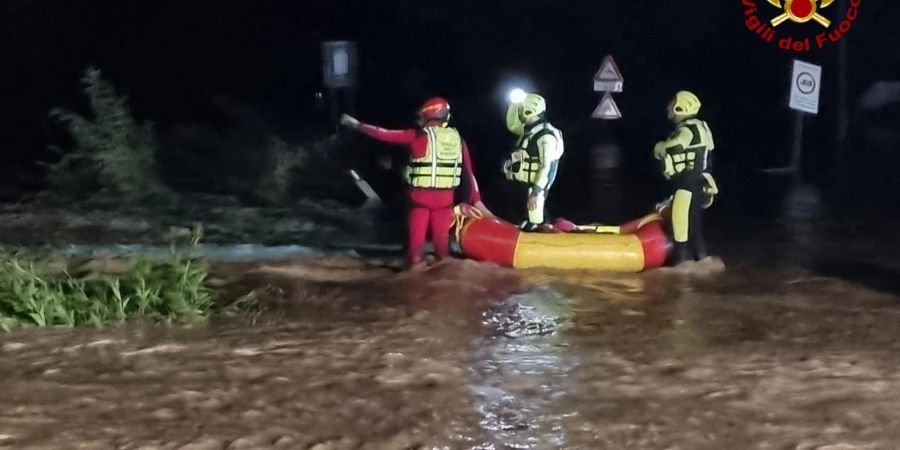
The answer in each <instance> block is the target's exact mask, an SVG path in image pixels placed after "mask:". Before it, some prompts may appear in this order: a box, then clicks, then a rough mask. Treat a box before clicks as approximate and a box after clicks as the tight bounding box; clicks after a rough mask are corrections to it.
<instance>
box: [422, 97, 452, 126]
mask: <svg viewBox="0 0 900 450" xmlns="http://www.w3.org/2000/svg"><path fill="white" fill-rule="evenodd" d="M419 116H421V117H422V118H423V119H425V120H428V121H431V120H440V121H442V122H447V121H449V120H450V103H448V102H447V100H444V99H443V98H441V97H432V98H429V99H428V100H425V103H423V104H422V106H421V107H420V108H419Z"/></svg>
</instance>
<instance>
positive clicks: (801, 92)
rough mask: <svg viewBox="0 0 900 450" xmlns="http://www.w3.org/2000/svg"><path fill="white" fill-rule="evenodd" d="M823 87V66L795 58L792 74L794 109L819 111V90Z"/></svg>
mask: <svg viewBox="0 0 900 450" xmlns="http://www.w3.org/2000/svg"><path fill="white" fill-rule="evenodd" d="M821 88H822V66H817V65H815V64H809V63H805V62H803V61H797V60H796V59H795V60H794V72H793V74H792V75H791V102H790V106H791V108H792V109H796V110H797V111H803V112H808V113H810V114H818V113H819V92H820V91H821Z"/></svg>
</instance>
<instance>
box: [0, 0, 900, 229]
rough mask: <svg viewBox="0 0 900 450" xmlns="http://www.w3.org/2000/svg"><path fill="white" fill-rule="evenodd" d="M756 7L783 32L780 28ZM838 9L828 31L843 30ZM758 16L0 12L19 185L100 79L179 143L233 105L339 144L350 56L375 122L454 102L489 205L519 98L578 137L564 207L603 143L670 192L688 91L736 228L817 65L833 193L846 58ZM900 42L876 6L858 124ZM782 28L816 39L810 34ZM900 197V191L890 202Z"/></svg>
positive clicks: (289, 8) (298, 2)
mask: <svg viewBox="0 0 900 450" xmlns="http://www.w3.org/2000/svg"><path fill="white" fill-rule="evenodd" d="M756 3H758V4H759V8H760V9H761V10H762V11H765V13H764V14H765V15H766V17H768V15H770V12H769V9H770V8H771V9H774V7H773V6H771V5H769V4H768V3H767V2H766V1H765V0H757V2H756ZM836 8H837V6H832V7H831V8H830V9H829V10H827V11H823V12H825V13H827V14H830V15H831V16H837V13H836V12H834V11H836ZM743 11H744V8H743V6H742V5H741V1H740V0H716V1H697V0H694V1H669V2H661V1H647V0H632V1H611V0H506V1H497V0H471V1H448V2H435V1H432V2H422V1H414V0H379V1H349V0H344V1H320V2H314V1H304V0H294V1H267V0H255V1H235V2H233V3H228V2H221V1H216V2H213V1H189V2H186V1H153V2H150V1H143V0H134V1H127V2H123V1H107V0H91V1H81V2H62V1H58V0H53V1H51V0H7V1H2V2H0V27H2V30H3V33H2V34H0V58H2V60H3V61H4V62H5V64H4V67H3V69H2V70H0V91H2V97H0V99H2V100H0V124H2V125H0V131H2V133H3V135H4V139H3V140H2V144H0V149H2V154H3V159H2V161H3V163H4V165H5V167H6V168H7V170H6V172H7V173H8V174H10V176H9V177H7V180H6V181H7V182H6V183H5V184H7V185H8V184H10V181H9V180H19V181H21V182H22V183H24V182H25V181H22V180H25V179H31V178H30V177H33V176H34V174H39V172H38V171H37V169H35V165H34V161H35V160H37V159H40V158H46V157H48V156H47V155H48V152H47V151H46V147H47V145H48V144H52V143H54V142H55V140H58V139H59V135H60V130H59V129H58V127H57V126H56V125H54V124H53V123H52V122H51V121H50V119H49V118H48V114H47V113H48V111H49V109H50V108H52V107H54V106H65V107H68V108H74V109H83V108H84V100H83V95H82V93H81V91H80V87H79V83H78V79H79V77H80V75H81V73H82V72H83V70H84V69H85V68H86V67H87V66H88V65H89V64H93V65H96V66H97V67H99V68H100V69H101V70H103V71H104V73H105V74H106V76H107V77H108V78H109V79H110V80H111V81H112V82H113V83H114V84H115V85H116V87H117V88H118V89H119V90H120V91H122V92H125V93H127V94H128V95H129V97H130V101H131V105H132V107H133V109H134V111H135V113H136V114H137V115H138V116H139V117H140V118H141V119H147V120H152V121H153V122H155V123H157V124H158V126H159V127H160V129H162V130H165V129H166V128H167V127H173V126H177V125H184V124H205V123H210V122H211V121H214V120H215V119H214V114H212V113H211V106H210V103H211V99H212V98H216V97H221V98H228V99H230V100H231V101H234V102H237V103H239V104H241V105H245V106H246V107H248V108H252V109H254V110H255V111H257V112H258V113H259V114H260V115H261V116H262V117H263V118H265V121H266V122H267V123H269V124H271V126H272V128H273V130H275V131H276V132H277V133H279V134H281V135H283V136H286V137H288V138H291V139H297V140H302V139H303V136H304V133H306V132H307V131H308V130H310V129H313V128H315V127H317V126H322V125H323V122H322V119H323V117H322V115H321V113H322V111H321V110H320V109H317V107H316V93H317V92H319V91H321V90H322V86H321V48H320V45H321V41H322V40H328V39H350V40H355V41H357V42H358V51H359V57H360V80H361V85H360V86H359V90H358V92H357V94H356V96H357V111H356V112H357V113H358V115H359V117H360V118H361V119H363V120H367V121H373V122H376V123H379V124H383V125H386V126H403V125H408V124H410V123H411V119H412V111H413V110H414V109H415V107H416V106H417V104H418V103H419V102H420V101H421V100H423V99H424V98H426V97H427V96H430V95H434V94H437V95H443V96H446V97H447V98H448V99H450V100H451V103H452V104H453V107H454V114H455V124H456V125H457V126H458V127H459V128H460V129H461V131H462V132H463V134H464V135H465V136H466V137H467V139H468V140H469V142H470V144H471V145H472V147H473V150H474V151H475V152H476V153H477V156H475V159H476V162H477V166H476V170H477V171H478V172H479V175H480V178H482V179H483V180H484V181H483V184H484V185H485V189H486V190H489V191H490V190H494V186H498V185H499V184H500V180H499V175H498V174H497V170H496V169H497V166H498V164H499V160H500V158H502V156H503V154H504V153H505V152H507V151H508V150H509V148H510V146H511V145H512V143H511V140H512V137H511V136H510V135H509V134H508V133H507V132H506V130H505V128H504V124H503V111H504V105H503V98H504V95H505V92H506V90H507V89H508V88H509V87H511V85H512V84H513V83H514V82H519V83H522V82H526V83H528V84H530V86H532V87H534V88H535V89H536V90H537V91H538V92H540V93H542V94H543V95H545V97H547V99H548V103H549V108H550V118H551V120H552V121H553V122H554V123H555V124H556V125H557V126H559V127H560V128H562V130H563V132H565V133H566V137H567V151H568V154H567V158H568V159H567V161H566V163H567V164H568V166H566V167H564V168H563V175H566V177H567V179H566V180H565V181H564V182H562V184H561V185H560V188H559V189H560V192H562V193H564V194H561V195H569V196H571V195H575V193H577V191H578V189H583V188H582V187H580V186H582V185H583V183H581V182H580V180H579V177H581V176H582V174H581V173H580V172H577V170H576V169H577V168H578V167H579V166H580V165H582V164H581V163H582V162H584V161H586V158H587V147H588V146H589V144H590V142H592V140H596V139H598V138H609V139H614V140H615V141H616V142H617V143H619V144H620V145H621V146H622V147H623V148H624V150H625V155H624V157H625V165H624V173H625V174H626V176H627V178H628V179H629V180H630V183H631V186H640V187H642V188H644V187H645V188H647V190H648V193H647V195H648V198H650V197H652V196H653V195H656V194H657V193H656V192H653V191H654V190H655V189H657V188H659V186H662V182H661V180H660V179H659V175H658V174H657V170H656V167H655V166H654V164H653V161H652V159H651V158H650V150H651V149H652V144H653V142H655V141H656V140H658V139H659V138H660V137H661V136H662V135H663V134H664V133H665V132H666V131H667V129H668V127H669V125H668V124H667V123H666V121H665V112H664V108H665V106H666V103H667V102H668V100H669V98H670V97H671V95H672V94H673V93H674V92H675V91H676V90H679V89H690V90H693V91H694V92H696V93H697V94H698V95H699V96H700V97H701V99H702V100H703V102H704V108H703V112H702V115H703V117H704V118H706V119H708V120H709V121H710V123H711V126H712V129H713V131H714V132H715V133H716V137H717V151H716V170H717V171H718V173H719V176H720V178H721V183H722V185H723V189H728V190H730V192H732V193H734V194H735V195H732V196H731V199H730V200H723V202H724V204H725V208H726V209H729V208H730V210H732V211H738V212H741V211H743V212H749V211H751V210H753V209H754V208H756V207H757V206H758V205H759V203H760V201H763V202H764V200H752V199H764V198H765V197H766V196H767V195H768V192H769V189H770V188H771V189H774V186H776V185H778V183H777V182H775V181H772V182H767V181H766V178H765V177H761V176H760V175H759V174H758V170H759V169H760V168H764V167H772V166H780V165H784V164H785V163H787V162H788V158H789V156H788V152H789V150H790V145H791V130H792V123H793V113H792V112H791V111H790V110H788V108H787V105H786V103H787V101H786V99H787V93H788V87H789V76H790V70H791V60H792V58H794V57H798V58H799V59H802V60H805V61H808V62H813V63H818V64H821V65H823V66H824V72H825V74H824V77H825V79H824V86H823V93H822V103H821V106H820V108H821V114H820V115H819V116H817V117H814V118H811V119H809V122H808V123H809V128H808V130H807V135H806V144H807V148H806V151H807V154H806V155H805V158H806V165H807V166H806V167H807V169H808V170H807V173H808V177H809V179H810V180H811V181H813V182H815V183H817V184H819V185H820V186H822V187H823V188H825V189H829V187H833V180H832V179H831V177H830V175H829V173H830V172H829V170H830V169H829V168H834V167H835V166H834V165H833V164H832V159H831V155H832V154H833V144H834V136H835V126H834V125H835V122H836V106H837V97H836V86H837V85H836V80H837V78H836V74H837V72H836V68H837V66H836V61H837V59H836V57H837V46H836V45H832V46H829V47H828V48H826V49H825V50H822V51H813V52H811V53H804V54H800V55H797V54H794V53H791V52H787V51H783V50H780V49H778V48H777V47H776V46H775V45H773V44H768V43H765V42H763V41H761V40H760V39H759V37H758V36H757V35H756V34H754V33H752V32H750V31H748V30H747V28H746V26H745V25H744V15H743ZM761 14H763V13H762V12H761ZM898 23H900V2H896V1H887V0H862V6H861V10H860V16H859V19H858V20H857V21H856V22H855V23H854V24H853V28H852V30H851V31H850V32H849V33H848V35H847V36H846V37H845V39H848V40H849V41H848V42H849V45H850V53H849V54H850V77H849V92H850V94H851V97H850V104H851V106H852V105H853V104H854V103H855V98H856V97H857V96H858V95H859V94H861V93H862V92H863V91H864V90H865V89H866V88H868V87H869V86H870V85H871V84H872V83H874V82H876V81H879V80H900V45H897V43H898V42H900V38H898V37H897V34H896V28H897V24H898ZM782 27H783V28H779V32H781V30H785V31H784V33H789V32H793V33H804V32H805V30H807V29H809V28H808V27H811V25H809V24H807V25H797V24H792V23H787V24H785V25H783V26H782ZM606 54H612V55H613V56H614V57H615V58H616V61H617V63H618V65H619V67H620V68H621V70H622V71H623V73H624V75H625V91H624V92H623V93H621V94H615V99H616V101H617V102H618V104H619V106H620V108H621V109H622V111H623V114H624V116H625V119H624V120H622V121H617V122H613V123H601V122H600V121H596V120H591V119H590V118H589V116H590V113H591V111H592V110H593V108H594V107H595V106H596V104H597V102H598V100H599V99H600V96H601V94H599V93H596V92H593V90H592V89H591V87H592V86H591V77H592V76H593V74H594V72H595V71H596V70H597V68H598V67H599V64H600V62H601V61H602V59H603V56H604V55H606ZM853 123H854V125H853V127H854V128H853V130H852V132H853V133H854V135H853V136H852V138H851V141H852V149H851V152H854V153H855V152H865V151H869V152H870V153H871V152H874V151H875V150H871V149H865V148H862V146H863V145H864V144H863V143H862V142H863V140H861V138H860V137H859V136H860V133H859V130H860V129H861V128H862V127H864V126H865V124H866V123H868V122H867V121H866V119H864V118H862V117H861V116H858V115H854V117H853ZM893 126H894V127H895V128H897V127H900V124H894V125H893ZM890 150H893V151H894V153H896V152H897V151H900V148H897V147H896V144H894V147H893V148H892V149H888V150H884V149H880V150H878V151H880V152H883V153H884V152H888V153H885V155H888V156H884V158H886V159H878V158H874V159H873V160H872V162H871V164H873V167H880V168H882V169H884V167H885V166H887V165H890V163H891V162H895V163H900V158H895V157H893V156H891V153H890ZM848 170H849V169H848ZM896 170H897V169H884V172H885V173H886V174H887V173H888V172H892V171H896ZM848 173H850V172H848ZM848 176H850V175H848ZM854 176H855V175H854ZM884 179H885V180H889V179H892V177H889V176H887V175H885V178H884ZM17 182H18V181H17ZM28 185H29V186H32V185H36V184H35V182H30V184H28ZM897 186H898V187H900V185H897ZM897 194H900V188H898V191H892V192H890V195H888V196H887V197H890V198H896V197H900V195H897ZM488 195H489V197H488V198H491V197H490V195H491V194H490V192H489V193H488ZM495 195H499V194H495Z"/></svg>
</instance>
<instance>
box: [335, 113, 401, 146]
mask: <svg viewBox="0 0 900 450" xmlns="http://www.w3.org/2000/svg"><path fill="white" fill-rule="evenodd" d="M341 124H343V125H345V126H347V127H350V128H353V129H355V130H357V131H359V132H360V133H362V134H365V135H366V136H369V137H371V138H373V139H375V140H378V141H381V142H386V143H389V144H410V143H412V141H414V140H416V130H414V129H406V130H388V129H385V128H381V127H376V126H375V125H369V124H366V123H362V122H360V121H358V120H356V119H355V118H354V117H352V116H349V115H347V114H344V115H343V116H341Z"/></svg>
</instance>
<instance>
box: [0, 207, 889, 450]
mask: <svg viewBox="0 0 900 450" xmlns="http://www.w3.org/2000/svg"><path fill="white" fill-rule="evenodd" d="M883 227H884V229H876V230H874V231H873V230H871V229H868V230H858V229H856V228H852V227H850V228H847V227H844V228H841V229H840V230H834V229H829V228H823V227H821V226H818V227H817V226H814V227H813V228H814V229H813V231H812V232H811V231H809V230H807V231H805V232H802V234H803V235H804V236H807V240H798V239H794V238H792V237H791V235H790V234H789V232H790V230H788V229H784V230H781V231H778V230H773V229H771V228H769V229H762V228H754V226H753V225H752V224H747V228H746V230H745V231H744V232H743V233H742V236H743V237H742V239H735V240H733V241H730V242H729V241H727V240H724V239H719V240H717V242H720V243H721V244H720V245H719V247H718V249H721V254H722V255H723V257H724V260H725V262H726V264H727V268H723V267H722V266H721V264H720V263H717V262H705V263H704V264H700V265H697V266H695V267H692V268H689V269H685V270H672V269H663V270H658V271H654V272H649V273H645V274H639V275H630V274H598V273H589V272H555V271H547V270H541V271H526V272H514V271H509V270H505V269H500V268H497V267H494V266H489V265H483V264H478V263H474V262H469V261H453V262H450V263H445V264H441V265H438V266H436V267H433V268H431V269H430V270H427V271H423V272H417V273H397V272H396V270H395V269H394V268H393V267H391V266H390V265H386V264H383V263H381V262H379V261H373V260H366V261H363V260H354V259H348V258H343V257H331V258H317V259H297V260H293V261H287V262H277V263H276V262H270V263H242V264H226V265H221V266H218V267H216V270H215V272H214V273H215V278H216V279H215V282H216V284H217V285H219V286H220V288H221V289H222V290H223V292H226V293H228V294H229V295H233V296H237V295H241V294H245V293H247V292H249V291H250V290H252V289H256V290H257V293H258V295H259V299H260V301H261V304H262V305H265V308H263V309H262V310H253V311H249V312H248V313H247V315H246V316H244V317H241V318H217V319H213V320H212V321H211V323H210V324H209V325H208V326H206V325H205V326H198V327H196V328H195V329H187V330H185V329H165V328H159V327H150V326H140V325H133V326H129V327H126V328H122V329H118V330H106V331H85V330H79V331H70V330H53V331H46V330H44V331H38V330H27V331H20V332H16V333H12V334H9V335H3V336H0V345H2V347H0V358H2V359H3V364H2V365H0V380H3V389H4V394H3V395H2V396H0V448H16V449H19V448H22V449H64V448H85V449H139V448H141V449H179V448H184V449H270V448H285V449H316V450H325V449H331V450H337V449H398V450H403V449H420V448H421V449H433V448H435V449H445V448H446V449H556V448H565V449H745V448H746V449H803V450H806V449H830V450H837V449H896V448H898V446H900V444H897V443H898V442H900V426H898V425H900V410H898V408H897V406H896V405H898V404H900V352H898V350H900V341H898V339H897V337H898V335H900V329H898V327H897V323H898V321H900V303H898V296H897V293H898V292H900V291H894V286H896V285H895V284H894V283H895V282H896V283H900V281H898V280H900V277H894V276H893V274H894V273H895V272H894V266H893V262H892V261H891V257H892V255H893V254H895V253H894V249H893V246H894V245H895V244H893V243H892V242H883V241H880V240H879V239H876V237H877V236H878V233H880V232H883V231H885V232H886V231H888V230H889V229H890V227H889V226H888V225H887V224H885V225H884V226H883ZM854 230H857V231H858V232H859V235H854V234H853V233H854V232H855V231H854ZM795 231H796V230H795ZM813 232H814V233H819V234H810V233H813ZM834 232H840V234H839V235H840V236H842V237H843V238H844V239H842V240H840V241H839V240H836V239H818V238H817V236H819V237H823V236H824V237H827V236H829V234H830V233H834ZM810 236H811V237H810ZM817 239H818V240H817Z"/></svg>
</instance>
